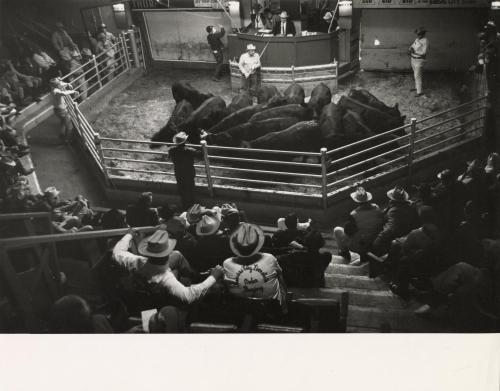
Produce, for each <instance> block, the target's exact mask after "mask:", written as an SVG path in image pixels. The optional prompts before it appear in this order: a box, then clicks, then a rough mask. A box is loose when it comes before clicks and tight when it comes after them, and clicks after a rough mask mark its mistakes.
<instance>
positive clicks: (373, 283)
mask: <svg viewBox="0 0 500 391" xmlns="http://www.w3.org/2000/svg"><path fill="white" fill-rule="evenodd" d="M325 288H344V289H349V288H354V289H368V290H387V285H386V284H385V283H384V281H382V280H381V279H379V278H370V277H368V276H353V275H345V274H326V273H325Z"/></svg>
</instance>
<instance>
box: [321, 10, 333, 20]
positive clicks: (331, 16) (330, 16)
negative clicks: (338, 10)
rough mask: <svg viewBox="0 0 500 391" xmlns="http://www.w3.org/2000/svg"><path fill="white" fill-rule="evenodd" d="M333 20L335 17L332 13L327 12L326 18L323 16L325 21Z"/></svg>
mask: <svg viewBox="0 0 500 391" xmlns="http://www.w3.org/2000/svg"><path fill="white" fill-rule="evenodd" d="M331 18H333V15H332V13H331V12H327V13H326V14H325V15H324V16H323V19H324V20H330V19H331Z"/></svg>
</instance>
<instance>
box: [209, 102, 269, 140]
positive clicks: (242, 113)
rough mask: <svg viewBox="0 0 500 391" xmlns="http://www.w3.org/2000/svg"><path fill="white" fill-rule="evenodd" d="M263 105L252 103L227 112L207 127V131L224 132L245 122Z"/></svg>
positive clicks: (262, 107)
mask: <svg viewBox="0 0 500 391" xmlns="http://www.w3.org/2000/svg"><path fill="white" fill-rule="evenodd" d="M265 107H266V106H265V105H263V104H262V105H254V106H248V107H244V108H243V109H239V110H238V111H235V112H234V113H232V114H229V115H228V116H227V117H225V118H224V119H222V120H221V121H219V123H217V124H215V125H214V126H212V127H211V128H209V129H207V132H208V133H212V134H216V133H221V132H225V131H226V130H228V129H231V128H232V127H235V126H237V125H241V124H244V123H245V122H247V121H248V120H249V119H250V118H251V117H252V116H253V115H254V114H255V113H258V112H259V111H262V110H264V109H265Z"/></svg>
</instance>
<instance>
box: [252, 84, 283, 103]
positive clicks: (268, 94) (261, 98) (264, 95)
mask: <svg viewBox="0 0 500 391" xmlns="http://www.w3.org/2000/svg"><path fill="white" fill-rule="evenodd" d="M275 96H280V93H279V92H278V89H277V88H276V87H275V86H267V85H266V86H260V87H259V89H258V90H257V103H267V102H269V100H270V99H271V98H273V97H275Z"/></svg>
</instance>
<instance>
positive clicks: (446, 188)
mask: <svg viewBox="0 0 500 391" xmlns="http://www.w3.org/2000/svg"><path fill="white" fill-rule="evenodd" d="M437 178H438V179H439V183H438V184H437V185H436V186H435V187H433V189H432V191H433V193H434V205H432V206H433V207H434V210H435V211H436V213H437V216H438V221H439V225H440V226H441V228H442V230H443V232H444V233H447V234H451V233H452V232H453V231H454V230H455V229H456V227H457V223H458V222H459V221H460V220H459V218H458V214H459V212H460V190H459V185H458V183H457V182H456V180H455V177H454V175H453V172H452V171H451V170H450V169H446V170H443V171H441V172H440V173H438V174H437Z"/></svg>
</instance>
